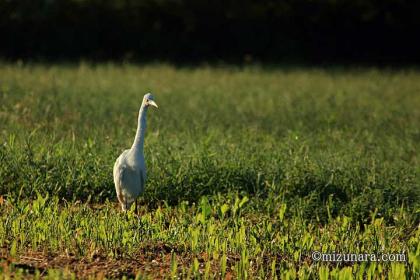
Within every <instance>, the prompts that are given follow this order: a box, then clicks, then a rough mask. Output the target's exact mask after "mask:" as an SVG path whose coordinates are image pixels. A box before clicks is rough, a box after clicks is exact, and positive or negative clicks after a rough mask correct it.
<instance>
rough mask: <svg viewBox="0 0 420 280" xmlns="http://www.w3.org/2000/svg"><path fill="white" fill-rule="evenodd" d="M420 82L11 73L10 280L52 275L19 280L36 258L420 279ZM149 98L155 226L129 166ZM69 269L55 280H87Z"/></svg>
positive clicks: (147, 70) (226, 71)
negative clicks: (123, 161) (321, 258)
mask: <svg viewBox="0 0 420 280" xmlns="http://www.w3.org/2000/svg"><path fill="white" fill-rule="evenodd" d="M419 78H420V74H419V73H418V72H417V71H414V70H407V71H385V70H382V71H379V70H375V69H350V70H342V69H327V70H322V69H289V70H281V69H263V68H261V67H257V66H254V67H248V68H243V69H240V68H235V67H201V68H181V69H176V68H174V67H171V66H168V65H149V66H144V67H139V66H133V65H112V64H102V65H97V66H92V65H86V64H80V65H73V66H72V65H53V66H45V65H32V66H19V65H11V64H3V65H1V66H0V137H1V145H0V161H1V166H0V193H1V194H2V199H1V200H0V202H1V206H0V207H1V208H0V209H1V222H0V244H1V247H2V255H3V256H7V258H8V259H9V260H8V261H5V262H4V263H3V266H2V271H3V273H4V274H5V275H11V274H13V275H14V276H15V277H19V275H20V274H22V275H23V276H24V275H26V274H27V273H30V274H33V275H35V274H36V272H35V271H33V272H31V271H29V272H28V271H25V268H22V267H19V266H17V267H13V266H14V265H15V264H19V263H22V262H24V259H23V258H24V257H25V256H26V257H27V256H28V254H29V255H30V254H31V253H36V254H39V255H40V256H44V257H45V256H51V257H57V256H60V257H62V256H64V257H67V258H71V259H74V260H75V262H78V261H87V262H92V263H93V262H94V261H95V259H96V258H98V256H99V257H101V258H104V259H106V260H107V261H109V262H113V261H114V262H118V261H121V262H127V263H128V262H134V263H135V264H136V265H137V266H136V267H137V270H136V271H132V270H130V273H128V272H127V271H128V270H124V269H122V268H121V269H120V270H118V272H116V273H115V274H112V273H111V272H109V271H111V270H109V271H106V270H105V269H104V276H108V277H121V276H122V275H124V274H126V275H128V276H130V277H136V275H137V277H150V278H152V279H153V278H154V277H172V276H175V275H178V276H179V277H181V278H194V277H195V278H197V277H199V278H229V277H231V276H233V277H237V278H240V279H243V278H250V279H253V278H258V277H259V278H261V279H265V278H276V277H277V278H279V279H280V278H281V279H283V278H287V277H289V278H290V279H294V278H299V279H315V278H321V279H327V278H330V279H331V278H333V279H343V278H344V277H349V275H352V276H353V277H355V278H357V279H362V278H363V277H364V278H368V279H369V277H370V278H372V279H374V278H378V277H388V278H392V279H398V278H416V277H420V275H419V273H420V260H419V259H420V245H419V239H420V238H419V237H420V229H419V221H420V219H419V215H420V210H419V201H420V197H419V192H420V190H419V182H420V180H419V171H420V167H419V166H420V164H419V158H418V156H419V155H418V150H419V144H420V138H419V137H420V127H419V125H418V124H419V123H420V94H419V93H420V82H419V81H420V79H419ZM148 91H152V92H153V93H154V95H155V97H156V101H157V103H158V104H159V109H158V110H153V111H150V112H149V116H148V122H149V123H148V131H147V135H146V143H145V145H146V147H145V156H146V162H147V166H148V183H147V188H146V192H145V194H144V195H143V197H142V199H141V205H142V206H141V209H140V216H138V217H137V216H136V215H134V213H129V214H128V215H124V214H123V213H120V211H119V209H118V207H117V205H116V203H115V202H116V198H115V194H114V186H113V182H112V165H113V163H114V160H115V158H116V157H117V156H118V155H119V153H120V152H121V151H122V150H123V149H125V148H127V147H129V146H130V145H131V142H132V141H133V138H134V133H135V129H136V118H137V113H138V108H139V106H140V102H141V99H142V96H143V94H144V93H146V92H148ZM312 251H321V252H350V253H371V252H372V253H379V252H384V253H400V252H405V253H406V255H407V258H408V262H407V263H340V264H337V263H325V262H324V263H322V262H315V261H313V260H311V252H312ZM139 258H140V259H139ZM35 264H36V263H34V266H35ZM149 268H150V269H149ZM54 269H57V267H47V268H46V269H45V270H43V271H42V273H43V274H46V275H49V276H50V277H52V278H54V277H55V278H61V277H70V278H71V277H76V276H77V275H78V276H80V275H82V274H80V271H72V269H71V267H70V268H69V269H68V270H63V269H58V270H54ZM26 270H27V269H26ZM37 271H38V273H41V272H40V270H39V269H38V270H37ZM110 273H111V274H110ZM64 274H65V275H67V276H63V275H64ZM83 275H85V274H83ZM86 275H87V274H86ZM86 275H85V276H86ZM23 276H22V277H23ZM35 276H36V275H35Z"/></svg>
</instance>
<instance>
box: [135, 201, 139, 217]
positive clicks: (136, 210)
mask: <svg viewBox="0 0 420 280" xmlns="http://www.w3.org/2000/svg"><path fill="white" fill-rule="evenodd" d="M134 203H135V205H134V211H135V213H136V215H138V214H139V213H138V211H137V198H136V200H134Z"/></svg>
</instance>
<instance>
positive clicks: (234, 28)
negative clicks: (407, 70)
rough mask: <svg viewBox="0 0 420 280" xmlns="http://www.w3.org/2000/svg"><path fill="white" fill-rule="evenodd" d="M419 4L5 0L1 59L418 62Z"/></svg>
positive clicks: (0, 11)
mask: <svg viewBox="0 0 420 280" xmlns="http://www.w3.org/2000/svg"><path fill="white" fill-rule="evenodd" d="M419 3H420V2H419V1H405V0H385V1H379V0H341V1H340V0H312V1H304V0H287V1H267V0H265V1H250V0H244V1H232V0H224V1H220V0H215V1H197V0H139V1H133V0H107V1H99V0H21V1H11V0H0V33H1V41H2V42H1V44H0V56H1V57H3V59H4V58H6V59H19V58H31V59H38V58H39V59H46V60H67V59H74V58H77V59H80V58H82V59H93V60H102V59H127V60H169V61H174V62H194V61H227V62H254V61H261V62H272V63H273V62H274V63H276V62H303V63H330V62H333V63H336V62H339V63H341V62H345V63H375V64H382V63H384V64H418V63H419V62H420V51H419V49H420V43H419V40H418V37H419V35H420V34H419V30H420V28H419V27H420V16H419V11H420V4H419Z"/></svg>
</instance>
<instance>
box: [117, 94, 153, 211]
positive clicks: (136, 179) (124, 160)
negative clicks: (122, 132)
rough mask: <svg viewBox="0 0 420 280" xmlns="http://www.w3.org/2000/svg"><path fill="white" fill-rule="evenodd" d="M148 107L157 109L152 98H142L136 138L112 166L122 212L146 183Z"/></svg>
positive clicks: (128, 207) (148, 95)
mask: <svg viewBox="0 0 420 280" xmlns="http://www.w3.org/2000/svg"><path fill="white" fill-rule="evenodd" d="M149 106H154V107H157V105H156V103H155V102H154V101H153V96H152V95H151V94H150V93H148V94H146V95H145V96H144V98H143V102H142V104H141V107H140V111H139V118H138V124H137V132H136V137H135V138H134V142H133V145H132V146H131V148H130V149H128V150H125V151H124V152H123V153H122V154H121V155H120V156H119V157H118V158H117V160H116V161H115V164H114V170H113V175H114V184H115V191H116V193H117V198H118V201H119V202H120V204H121V208H122V210H123V211H126V210H128V209H130V207H131V205H132V204H133V203H134V202H136V199H137V197H138V196H139V195H140V194H142V193H143V192H144V187H145V183H146V164H145V161H144V154H143V146H144V136H145V133H146V114H147V108H148V107H149Z"/></svg>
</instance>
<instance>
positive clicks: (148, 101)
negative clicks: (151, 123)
mask: <svg viewBox="0 0 420 280" xmlns="http://www.w3.org/2000/svg"><path fill="white" fill-rule="evenodd" d="M143 103H144V106H145V107H149V106H153V107H156V108H158V105H157V104H156V102H155V101H154V98H153V95H152V94H151V93H147V94H145V95H144V97H143Z"/></svg>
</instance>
